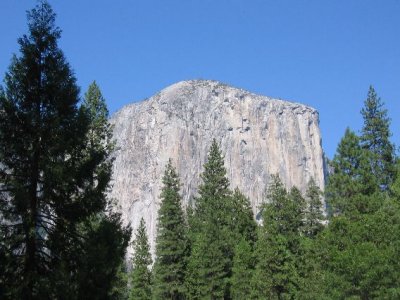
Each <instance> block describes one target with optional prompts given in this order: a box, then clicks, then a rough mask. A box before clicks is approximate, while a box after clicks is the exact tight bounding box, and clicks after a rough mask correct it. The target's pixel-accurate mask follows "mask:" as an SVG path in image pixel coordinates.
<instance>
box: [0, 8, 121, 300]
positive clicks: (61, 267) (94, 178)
mask: <svg viewBox="0 0 400 300" xmlns="http://www.w3.org/2000/svg"><path fill="white" fill-rule="evenodd" d="M28 27H29V34H28V35H24V36H23V37H22V38H20V39H19V40H18V43H19V45H20V52H21V55H20V56H14V58H13V60H12V63H11V66H10V68H9V71H8V72H7V74H6V76H5V90H4V93H1V96H0V128H1V129H0V161H1V164H0V168H1V170H0V174H1V176H0V180H1V182H0V185H1V186H2V192H1V199H0V211H1V219H2V221H1V222H2V223H1V225H2V226H1V236H2V242H1V243H0V247H1V250H0V253H6V256H5V261H4V265H3V266H2V273H3V274H2V276H1V277H2V278H4V280H3V290H4V295H5V298H12V299H17V298H23V299H43V298H60V297H61V298H69V299H74V298H75V297H76V296H77V289H78V285H79V284H78V281H77V280H78V277H79V275H78V270H79V267H80V258H81V257H83V256H84V253H85V251H86V250H85V249H86V248H85V247H86V246H85V242H86V241H85V239H86V238H87V236H86V237H85V236H82V235H81V226H82V224H83V223H85V222H88V221H89V220H90V219H92V218H93V217H95V216H96V215H97V214H99V213H101V212H103V211H104V210H105V207H106V204H107V200H106V197H105V192H106V190H107V187H108V183H109V178H110V170H111V169H110V162H109V160H108V155H109V152H108V151H107V149H105V148H104V147H98V148H94V149H91V150H90V151H88V147H87V146H88V143H89V141H88V135H89V129H90V126H91V119H90V115H89V113H88V112H87V111H86V110H85V109H84V108H83V107H82V108H78V102H79V89H78V87H77V85H76V79H75V77H74V75H73V72H72V71H71V69H70V67H69V65H68V63H67V62H66V60H65V58H64V55H63V53H62V51H61V50H60V49H59V47H58V45H57V41H58V39H59V38H60V34H61V30H60V29H59V28H58V27H56V25H55V14H54V12H53V11H52V9H51V7H50V5H49V4H48V3H47V2H45V1H41V2H39V3H38V5H37V6H36V8H34V9H32V10H31V11H30V12H29V13H28ZM115 229H116V230H117V231H118V230H119V229H121V228H119V229H117V228H115ZM121 242H122V241H121ZM122 243H123V242H122ZM117 252H118V251H117Z"/></svg>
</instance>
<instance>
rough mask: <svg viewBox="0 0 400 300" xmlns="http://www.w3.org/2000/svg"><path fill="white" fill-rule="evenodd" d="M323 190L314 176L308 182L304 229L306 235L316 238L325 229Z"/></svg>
mask: <svg viewBox="0 0 400 300" xmlns="http://www.w3.org/2000/svg"><path fill="white" fill-rule="evenodd" d="M321 197H322V192H321V190H320V189H319V187H318V186H317V185H316V183H315V181H314V179H313V178H311V180H310V181H309V182H308V187H307V191H306V202H307V205H306V210H305V218H304V224H303V228H302V231H303V233H304V234H305V236H306V237H309V238H315V237H316V235H317V234H318V233H320V232H321V231H322V229H323V224H322V222H323V221H324V220H325V217H324V215H323V209H322V202H321Z"/></svg>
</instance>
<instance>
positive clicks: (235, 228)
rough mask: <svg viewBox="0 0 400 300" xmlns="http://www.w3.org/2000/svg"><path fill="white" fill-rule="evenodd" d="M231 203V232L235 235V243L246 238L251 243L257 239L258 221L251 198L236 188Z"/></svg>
mask: <svg viewBox="0 0 400 300" xmlns="http://www.w3.org/2000/svg"><path fill="white" fill-rule="evenodd" d="M229 203H230V206H231V208H230V211H231V214H232V219H231V225H230V226H229V227H230V228H229V229H230V232H231V233H232V235H233V240H234V245H236V243H237V241H238V240H241V239H242V238H244V239H245V240H246V241H247V242H248V243H250V245H254V243H255V241H256V240H257V223H256V221H255V220H254V216H253V211H252V209H251V205H250V201H249V199H248V198H247V197H246V196H245V195H243V193H242V192H241V191H240V190H239V189H238V188H236V189H235V190H234V192H233V195H232V199H231V201H230V202H229Z"/></svg>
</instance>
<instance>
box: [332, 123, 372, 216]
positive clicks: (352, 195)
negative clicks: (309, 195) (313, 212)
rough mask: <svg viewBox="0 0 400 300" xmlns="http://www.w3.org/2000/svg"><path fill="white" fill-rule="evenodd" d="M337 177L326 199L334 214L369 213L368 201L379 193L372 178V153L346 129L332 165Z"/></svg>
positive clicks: (334, 177)
mask: <svg viewBox="0 0 400 300" xmlns="http://www.w3.org/2000/svg"><path fill="white" fill-rule="evenodd" d="M331 165H332V169H333V173H332V174H331V175H330V176H329V178H328V184H327V187H326V196H327V200H328V201H329V205H330V209H331V210H332V213H333V214H347V215H351V214H354V213H358V212H360V211H365V210H368V203H366V202H365V200H366V198H360V197H359V196H360V195H372V194H373V193H375V192H376V191H377V189H378V184H377V180H376V177H375V176H374V174H372V170H371V165H370V152H369V151H367V150H365V149H363V148H362V147H361V145H360V139H359V137H358V136H357V135H356V134H355V133H354V132H353V131H351V130H350V129H349V128H347V129H346V132H345V135H344V137H343V138H342V140H341V141H340V143H339V145H338V148H337V151H336V154H335V156H334V158H333V160H332V162H331Z"/></svg>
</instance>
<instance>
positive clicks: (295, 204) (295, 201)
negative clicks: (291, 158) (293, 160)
mask: <svg viewBox="0 0 400 300" xmlns="http://www.w3.org/2000/svg"><path fill="white" fill-rule="evenodd" d="M267 197H268V202H267V203H266V204H264V206H263V226H262V228H261V229H260V236H259V239H258V242H257V245H256V257H257V264H256V270H255V273H254V276H253V281H252V285H253V288H254V294H253V297H254V298H258V299H290V298H294V297H295V295H296V293H297V292H298V286H299V271H298V261H299V256H300V240H299V237H300V228H301V225H302V219H303V214H302V206H303V205H304V199H302V197H301V194H300V192H299V191H298V190H297V189H295V188H293V189H292V190H291V191H290V193H289V194H288V193H287V191H286V189H285V187H284V186H283V184H282V181H281V180H280V178H279V177H278V176H273V177H272V182H271V184H270V186H269V188H268V195H267Z"/></svg>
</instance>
